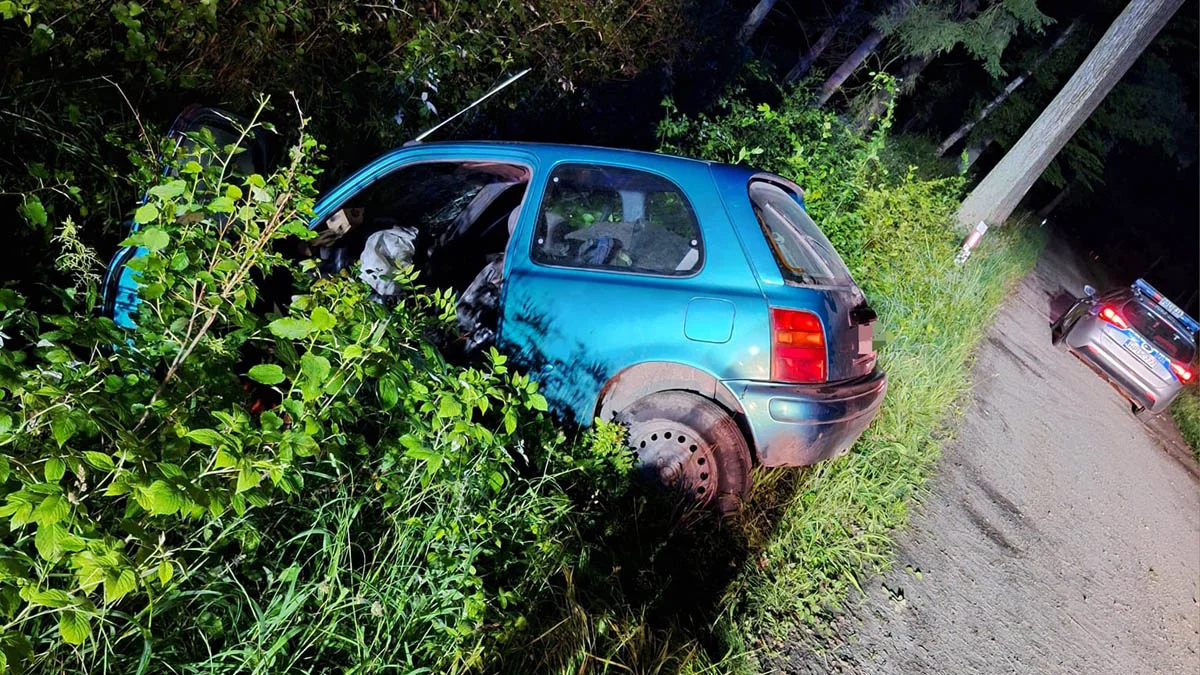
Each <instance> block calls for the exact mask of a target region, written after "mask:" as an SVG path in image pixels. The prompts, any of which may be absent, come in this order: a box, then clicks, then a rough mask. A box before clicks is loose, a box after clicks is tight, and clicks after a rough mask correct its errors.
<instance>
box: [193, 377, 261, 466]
mask: <svg viewBox="0 0 1200 675" xmlns="http://www.w3.org/2000/svg"><path fill="white" fill-rule="evenodd" d="M256 367H257V366H256ZM277 367H278V366H277ZM281 372H282V371H281ZM251 373H253V369H251ZM250 377H254V375H253V374H251V375H250ZM255 379H257V378H255ZM259 381H260V382H261V380H259ZM187 437H188V438H190V439H191V440H193V441H196V442H197V443H199V444H200V445H207V446H208V447H210V448H215V447H218V446H220V445H224V444H225V437H224V436H222V435H221V432H219V431H217V430H216V429H192V430H191V431H189V432H187Z"/></svg>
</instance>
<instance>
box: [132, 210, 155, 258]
mask: <svg viewBox="0 0 1200 675" xmlns="http://www.w3.org/2000/svg"><path fill="white" fill-rule="evenodd" d="M133 219H134V220H136V221H137V222H139V223H141V224H143V225H144V224H146V223H153V222H154V221H155V220H157V219H158V207H157V206H155V205H153V204H142V205H141V206H140V207H139V208H138V210H137V211H134V212H133ZM147 248H149V247H147Z"/></svg>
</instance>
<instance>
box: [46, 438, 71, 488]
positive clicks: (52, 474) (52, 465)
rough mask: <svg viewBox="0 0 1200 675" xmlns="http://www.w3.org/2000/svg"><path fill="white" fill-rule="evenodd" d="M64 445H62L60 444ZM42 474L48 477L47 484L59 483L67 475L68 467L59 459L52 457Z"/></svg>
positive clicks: (47, 461)
mask: <svg viewBox="0 0 1200 675" xmlns="http://www.w3.org/2000/svg"><path fill="white" fill-rule="evenodd" d="M59 445H62V443H59ZM42 473H44V474H45V475H46V482H47V483H57V482H58V481H60V480H62V477H63V476H64V475H66V473H67V465H66V463H64V462H63V461H62V460H61V459H59V458H57V457H51V458H50V459H47V460H46V463H45V465H43V466H42Z"/></svg>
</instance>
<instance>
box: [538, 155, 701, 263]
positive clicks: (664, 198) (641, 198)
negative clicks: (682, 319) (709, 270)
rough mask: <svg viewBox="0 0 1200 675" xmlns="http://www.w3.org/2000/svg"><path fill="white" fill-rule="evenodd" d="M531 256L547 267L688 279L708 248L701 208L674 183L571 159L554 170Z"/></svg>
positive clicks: (633, 171) (543, 202)
mask: <svg viewBox="0 0 1200 675" xmlns="http://www.w3.org/2000/svg"><path fill="white" fill-rule="evenodd" d="M530 257H531V258H532V259H533V261H534V262H537V263H541V264H544V265H555V266H562V267H580V268H585V269H604V270H614V271H623V272H633V273H641V274H656V275H665V276H689V275H691V274H695V273H696V272H697V271H699V269H700V267H701V265H702V264H703V262H704V260H703V258H704V251H703V243H702V240H701V237H700V225H699V223H698V222H697V221H696V214H695V211H693V209H692V205H691V204H690V203H689V202H688V200H687V197H686V196H685V195H684V194H683V190H681V189H680V188H679V186H677V185H675V184H674V183H672V182H671V181H669V180H667V179H665V178H662V177H660V176H656V175H654V174H652V173H647V172H645V171H637V170H634V169H622V168H616V167H609V166H597V165H584V164H564V165H561V166H559V167H557V168H556V169H555V170H554V172H553V173H552V174H550V179H549V183H548V184H547V186H546V194H545V196H544V197H543V199H542V205H541V208H540V210H539V212H538V220H537V228H536V230H535V231H534V237H533V248H532V250H531V252H530Z"/></svg>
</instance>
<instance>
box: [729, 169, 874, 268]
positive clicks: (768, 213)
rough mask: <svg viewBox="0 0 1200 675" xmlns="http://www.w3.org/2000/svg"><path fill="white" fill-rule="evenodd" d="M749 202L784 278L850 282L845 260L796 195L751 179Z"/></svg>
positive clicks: (766, 182) (775, 185)
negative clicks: (809, 215) (843, 260)
mask: <svg viewBox="0 0 1200 675" xmlns="http://www.w3.org/2000/svg"><path fill="white" fill-rule="evenodd" d="M750 203H751V204H753V205H754V214H755V215H756V216H758V224H759V225H761V226H762V230H763V235H765V236H766V238H767V242H768V243H769V244H770V245H771V250H772V251H774V253H775V260H776V262H778V263H779V270H780V271H781V272H782V273H783V275H784V277H786V278H787V279H788V280H790V281H794V282H798V283H802V284H814V285H820V286H846V285H853V284H854V281H853V280H852V279H851V278H850V271H849V270H848V269H846V263H844V262H842V257H841V256H839V255H838V253H837V251H835V250H834V249H833V244H830V243H829V239H828V238H826V237H825V233H823V232H821V228H819V227H817V224H816V223H814V222H813V220H812V218H809V217H808V214H807V213H806V212H805V211H804V207H802V206H801V205H800V199H799V196H798V195H796V194H795V193H794V192H792V191H791V190H788V189H786V188H784V187H783V186H781V185H779V184H777V183H773V182H770V181H766V180H761V179H760V180H752V181H750Z"/></svg>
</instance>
